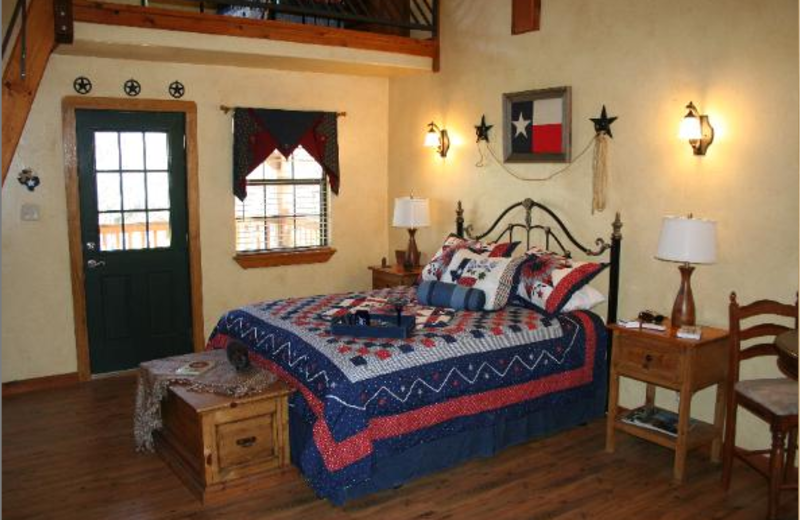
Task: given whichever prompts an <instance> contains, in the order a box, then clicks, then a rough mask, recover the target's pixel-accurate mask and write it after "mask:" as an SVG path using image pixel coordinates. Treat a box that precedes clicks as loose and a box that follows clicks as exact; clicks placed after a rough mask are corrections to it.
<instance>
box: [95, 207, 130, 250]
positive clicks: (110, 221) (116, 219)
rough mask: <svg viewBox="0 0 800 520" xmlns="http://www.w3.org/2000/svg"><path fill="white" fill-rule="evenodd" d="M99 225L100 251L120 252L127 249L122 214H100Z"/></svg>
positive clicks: (98, 217) (98, 216)
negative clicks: (123, 233)
mask: <svg viewBox="0 0 800 520" xmlns="http://www.w3.org/2000/svg"><path fill="white" fill-rule="evenodd" d="M97 223H98V227H99V228H100V251H120V250H122V249H124V248H125V244H124V242H123V235H122V213H119V212H116V213H100V214H99V215H97Z"/></svg>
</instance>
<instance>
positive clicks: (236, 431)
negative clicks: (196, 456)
mask: <svg viewBox="0 0 800 520" xmlns="http://www.w3.org/2000/svg"><path fill="white" fill-rule="evenodd" d="M275 425H276V421H275V417H274V416H273V415H272V414H267V415H259V416H257V417H250V418H248V419H242V420H239V421H233V422H229V423H225V424H219V425H217V453H218V457H219V472H220V474H221V476H222V478H223V479H225V478H226V477H227V476H229V475H230V473H232V472H236V473H237V474H238V476H243V475H245V474H248V473H250V472H252V471H263V470H267V469H270V468H272V467H277V466H278V465H280V453H279V452H278V442H277V439H276V438H275V437H276V435H275V433H276V432H275ZM251 470H252V471H251Z"/></svg>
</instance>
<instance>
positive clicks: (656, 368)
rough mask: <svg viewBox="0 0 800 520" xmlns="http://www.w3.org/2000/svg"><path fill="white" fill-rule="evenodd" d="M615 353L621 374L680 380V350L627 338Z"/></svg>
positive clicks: (676, 381) (673, 380)
mask: <svg viewBox="0 0 800 520" xmlns="http://www.w3.org/2000/svg"><path fill="white" fill-rule="evenodd" d="M617 354H618V356H617V361H616V365H617V369H618V370H619V371H620V372H621V373H623V374H629V375H631V376H634V377H635V376H636V375H639V376H640V377H643V378H647V376H651V377H654V378H657V379H660V380H663V381H672V382H675V383H678V382H680V374H681V371H680V365H681V352H680V351H679V350H677V349H671V348H667V347H662V346H658V345H654V344H652V343H649V344H645V343H639V342H637V341H633V340H628V341H627V342H625V343H624V344H622V345H621V347H620V349H619V351H618V353H617Z"/></svg>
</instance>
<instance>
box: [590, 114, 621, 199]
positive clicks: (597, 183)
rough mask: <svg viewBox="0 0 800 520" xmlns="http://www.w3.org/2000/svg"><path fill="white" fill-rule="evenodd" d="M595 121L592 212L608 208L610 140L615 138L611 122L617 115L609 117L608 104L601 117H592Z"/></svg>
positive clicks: (592, 120)
mask: <svg viewBox="0 0 800 520" xmlns="http://www.w3.org/2000/svg"><path fill="white" fill-rule="evenodd" d="M589 120H590V121H591V122H592V123H594V133H595V139H594V157H593V158H592V213H594V212H595V211H597V212H602V211H603V210H604V209H606V191H607V190H608V140H609V139H613V137H614V136H613V135H612V134H611V124H612V123H613V122H614V121H616V120H617V118H616V117H608V113H607V112H606V106H605V105H603V110H601V111H600V117H591V118H589Z"/></svg>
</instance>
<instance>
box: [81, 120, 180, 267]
mask: <svg viewBox="0 0 800 520" xmlns="http://www.w3.org/2000/svg"><path fill="white" fill-rule="evenodd" d="M94 153H95V155H94V168H95V179H96V185H97V186H96V188H97V220H98V226H99V228H100V250H101V251H119V250H126V251H130V250H135V249H156V248H166V247H170V244H171V242H172V231H171V227H170V196H169V172H168V161H169V159H168V157H169V151H168V146H167V134H166V133H164V132H95V133H94Z"/></svg>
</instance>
